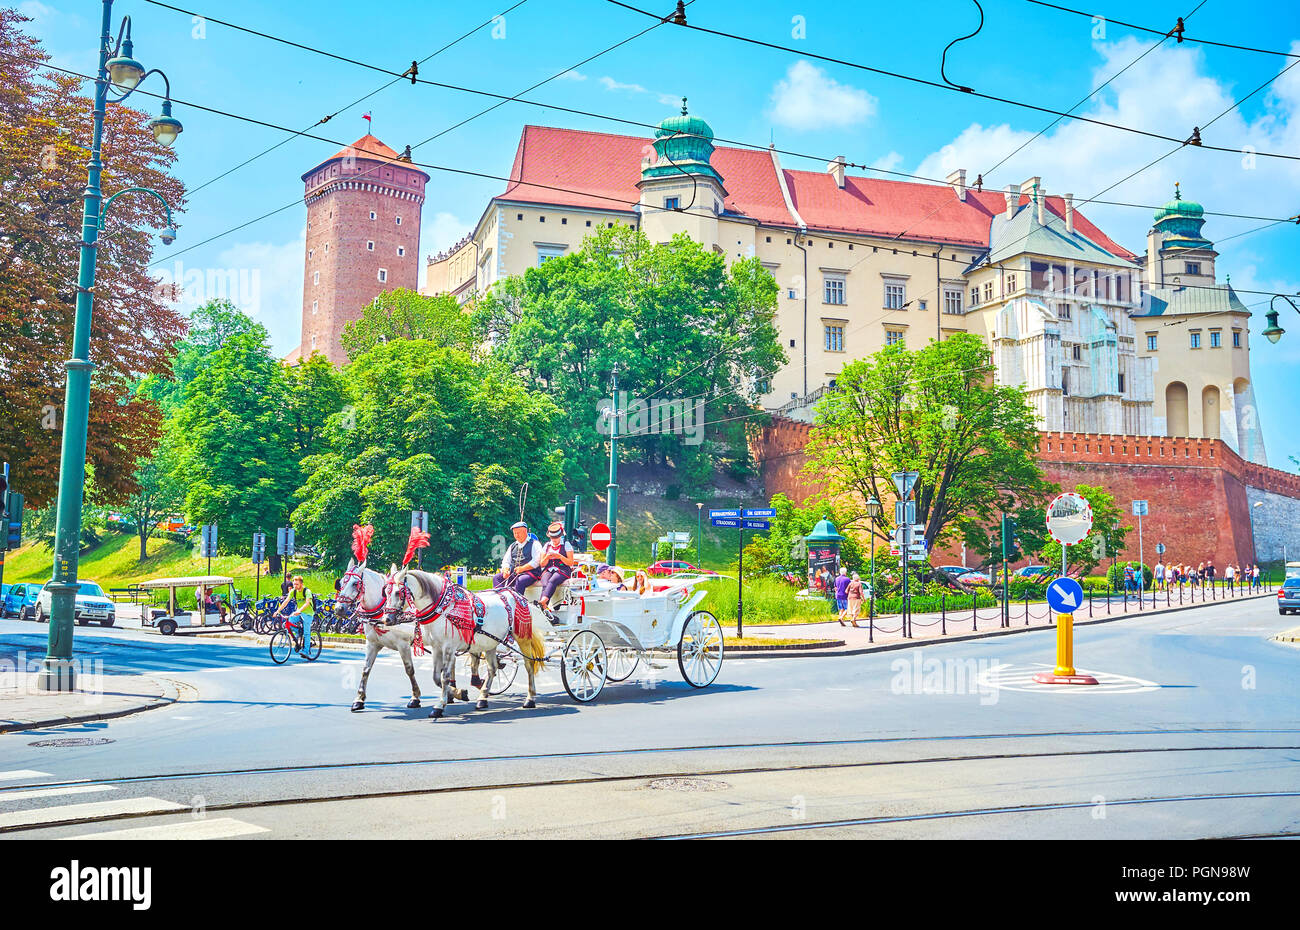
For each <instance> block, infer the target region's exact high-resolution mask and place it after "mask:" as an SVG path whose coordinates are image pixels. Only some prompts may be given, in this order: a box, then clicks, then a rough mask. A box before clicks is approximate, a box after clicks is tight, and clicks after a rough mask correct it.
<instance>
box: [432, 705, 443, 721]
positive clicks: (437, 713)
mask: <svg viewBox="0 0 1300 930" xmlns="http://www.w3.org/2000/svg"><path fill="white" fill-rule="evenodd" d="M429 716H430V717H431V718H432V719H434V720H437V719H438V718H439V717H441V716H442V708H441V707H435V708H434V709H433V710H431V711H429Z"/></svg>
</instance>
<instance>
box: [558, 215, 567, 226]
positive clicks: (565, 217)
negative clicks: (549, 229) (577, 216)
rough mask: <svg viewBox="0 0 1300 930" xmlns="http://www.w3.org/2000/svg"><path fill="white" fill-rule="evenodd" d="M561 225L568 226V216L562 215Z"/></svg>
mask: <svg viewBox="0 0 1300 930" xmlns="http://www.w3.org/2000/svg"><path fill="white" fill-rule="evenodd" d="M560 225H561V226H568V225H569V218H568V217H567V216H562V217H560Z"/></svg>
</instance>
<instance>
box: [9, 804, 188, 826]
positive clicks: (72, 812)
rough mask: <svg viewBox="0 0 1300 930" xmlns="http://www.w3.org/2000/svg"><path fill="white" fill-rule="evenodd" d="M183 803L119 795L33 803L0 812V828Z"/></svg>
mask: <svg viewBox="0 0 1300 930" xmlns="http://www.w3.org/2000/svg"><path fill="white" fill-rule="evenodd" d="M185 809H186V805H184V804H177V803H176V802H175V801H164V800H163V799H162V798H122V799H121V800H117V801H90V802H87V803H84V804H61V805H56V806H54V807H33V808H28V809H26V810H20V811H6V812H4V813H0V828H10V829H11V828H13V827H37V826H41V825H42V824H50V823H62V822H64V821H72V820H99V819H101V818H104V817H120V816H121V815H123V814H166V813H170V812H172V811H178V810H185Z"/></svg>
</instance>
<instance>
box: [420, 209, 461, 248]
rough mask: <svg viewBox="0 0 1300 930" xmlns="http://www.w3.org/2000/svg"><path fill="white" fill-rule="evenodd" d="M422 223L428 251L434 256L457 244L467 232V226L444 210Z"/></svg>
mask: <svg viewBox="0 0 1300 930" xmlns="http://www.w3.org/2000/svg"><path fill="white" fill-rule="evenodd" d="M423 223H424V229H423V232H424V235H425V241H427V242H428V243H429V249H430V251H431V252H433V253H435V254H436V253H438V252H441V251H443V250H444V249H446V248H447V246H449V245H452V244H453V243H456V242H459V241H460V238H461V237H462V236H464V235H465V234H466V233H467V232H469V224H467V223H465V222H464V221H463V220H461V219H460V218H459V217H457V216H455V215H453V214H451V213H448V212H446V211H445V210H440V211H438V212H437V213H435V214H434V215H433V217H432V218H431V219H425V220H424V221H423Z"/></svg>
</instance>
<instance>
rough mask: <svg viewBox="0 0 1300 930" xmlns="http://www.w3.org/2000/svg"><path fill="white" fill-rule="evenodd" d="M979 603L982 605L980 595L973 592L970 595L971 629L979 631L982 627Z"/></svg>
mask: <svg viewBox="0 0 1300 930" xmlns="http://www.w3.org/2000/svg"><path fill="white" fill-rule="evenodd" d="M979 605H980V601H979V596H978V595H976V594H971V596H970V628H971V630H972V631H974V632H979V628H980V615H979V613H978V608H979Z"/></svg>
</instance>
